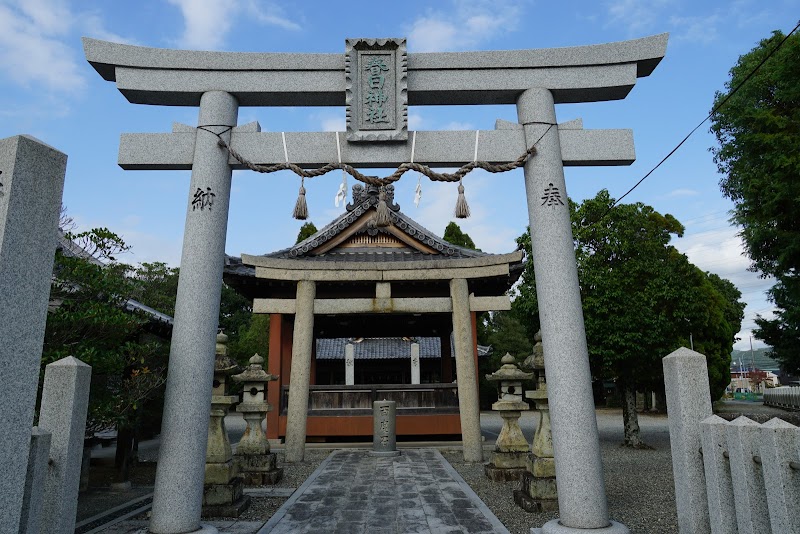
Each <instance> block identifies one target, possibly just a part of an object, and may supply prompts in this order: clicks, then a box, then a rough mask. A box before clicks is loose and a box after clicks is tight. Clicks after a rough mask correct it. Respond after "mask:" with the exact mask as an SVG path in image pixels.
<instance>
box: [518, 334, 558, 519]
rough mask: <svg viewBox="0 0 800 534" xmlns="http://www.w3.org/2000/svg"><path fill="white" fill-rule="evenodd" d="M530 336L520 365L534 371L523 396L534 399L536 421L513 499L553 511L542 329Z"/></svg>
mask: <svg viewBox="0 0 800 534" xmlns="http://www.w3.org/2000/svg"><path fill="white" fill-rule="evenodd" d="M534 339H535V340H536V345H535V346H534V347H533V354H532V355H531V356H529V357H528V358H526V359H525V362H524V363H523V364H522V366H523V367H524V368H526V369H528V368H529V369H533V373H534V374H535V375H536V389H534V390H533V391H526V392H525V397H526V398H528V399H531V400H533V402H534V403H535V405H536V410H537V411H538V412H539V421H538V423H537V425H536V432H535V433H534V435H533V447H532V450H531V454H529V455H528V461H527V471H526V472H525V473H523V475H522V478H521V479H520V489H518V490H514V502H515V503H517V505H518V506H519V507H520V508H522V509H523V510H525V511H526V512H543V511H557V510H558V490H557V489H556V461H555V458H553V434H552V432H551V428H550V408H549V407H548V405H547V381H546V379H545V374H544V350H543V349H542V332H541V331H539V332H537V333H536V336H535V338H534Z"/></svg>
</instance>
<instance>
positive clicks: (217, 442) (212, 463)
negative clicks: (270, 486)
mask: <svg viewBox="0 0 800 534" xmlns="http://www.w3.org/2000/svg"><path fill="white" fill-rule="evenodd" d="M227 343H228V336H226V335H225V334H223V333H222V332H220V333H219V334H217V348H216V357H215V358H214V362H215V363H214V389H213V390H212V395H211V416H210V417H211V421H210V422H209V425H208V446H207V447H206V476H205V484H204V486H203V510H202V515H203V517H239V515H240V514H241V513H242V512H243V511H244V510H246V509H247V508H248V507H249V506H250V496H249V495H244V488H243V480H242V477H241V476H239V470H238V468H237V466H236V464H235V463H234V461H233V455H232V454H231V442H230V440H229V439H228V431H227V430H226V428H225V416H226V415H228V410H229V409H230V407H231V405H233V404H234V403H235V402H236V401H237V400H239V398H238V396H236V395H226V394H225V393H226V386H227V381H228V377H229V376H230V375H232V374H233V373H235V372H236V371H238V370H239V366H238V365H236V362H234V361H233V360H232V359H231V358H230V357H228V348H227V346H226V345H227Z"/></svg>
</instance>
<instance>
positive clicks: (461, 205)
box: [454, 182, 469, 219]
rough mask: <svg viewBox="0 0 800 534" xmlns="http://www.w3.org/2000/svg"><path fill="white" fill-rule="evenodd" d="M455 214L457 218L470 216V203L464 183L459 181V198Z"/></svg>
mask: <svg viewBox="0 0 800 534" xmlns="http://www.w3.org/2000/svg"><path fill="white" fill-rule="evenodd" d="M454 215H455V216H456V219H466V218H467V217H469V204H467V199H466V197H465V196H464V184H462V183H461V182H458V200H456V209H455V213H454Z"/></svg>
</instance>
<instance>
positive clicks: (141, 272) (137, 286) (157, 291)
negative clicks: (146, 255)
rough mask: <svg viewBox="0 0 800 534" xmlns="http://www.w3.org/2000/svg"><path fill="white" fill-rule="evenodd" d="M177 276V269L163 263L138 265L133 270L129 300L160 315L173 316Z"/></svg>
mask: <svg viewBox="0 0 800 534" xmlns="http://www.w3.org/2000/svg"><path fill="white" fill-rule="evenodd" d="M178 274H179V270H178V268H177V267H170V266H169V265H167V264H166V263H163V262H154V263H142V264H140V265H139V266H138V267H135V268H134V269H133V276H132V282H133V287H132V290H131V298H133V299H135V300H138V301H139V302H141V303H143V304H146V305H147V306H150V307H151V308H153V309H155V310H158V311H160V312H161V313H165V314H167V315H175V297H176V296H177V294H178Z"/></svg>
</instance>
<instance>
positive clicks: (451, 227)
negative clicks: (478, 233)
mask: <svg viewBox="0 0 800 534" xmlns="http://www.w3.org/2000/svg"><path fill="white" fill-rule="evenodd" d="M442 238H443V239H444V240H445V241H447V242H448V243H451V244H453V245H456V246H458V247H464V248H468V249H471V250H480V249H479V248H478V247H476V246H475V242H474V241H472V238H471V237H470V236H469V234H467V233H464V232H463V231H462V230H461V227H460V226H459V225H457V224H456V223H454V222H452V221H451V222H450V224H448V225H447V227H446V228H445V229H444V235H443V236H442Z"/></svg>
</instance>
